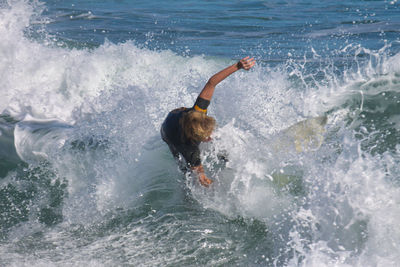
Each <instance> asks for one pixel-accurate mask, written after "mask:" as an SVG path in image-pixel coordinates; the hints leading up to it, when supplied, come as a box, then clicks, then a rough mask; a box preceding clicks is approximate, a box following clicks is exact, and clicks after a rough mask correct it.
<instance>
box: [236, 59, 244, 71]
mask: <svg viewBox="0 0 400 267" xmlns="http://www.w3.org/2000/svg"><path fill="white" fill-rule="evenodd" d="M236 67H237V69H238V70H240V69H242V68H243V64H242V62H240V61H238V63H236Z"/></svg>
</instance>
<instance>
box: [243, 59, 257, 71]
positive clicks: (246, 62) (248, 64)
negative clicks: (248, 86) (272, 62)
mask: <svg viewBox="0 0 400 267" xmlns="http://www.w3.org/2000/svg"><path fill="white" fill-rule="evenodd" d="M240 64H241V67H242V68H243V69H245V70H249V69H251V68H252V67H253V66H254V65H255V64H256V60H255V59H254V58H253V57H252V58H250V57H249V56H247V57H245V58H242V59H241V60H240Z"/></svg>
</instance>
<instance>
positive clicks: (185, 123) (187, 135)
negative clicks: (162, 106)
mask: <svg viewBox="0 0 400 267" xmlns="http://www.w3.org/2000/svg"><path fill="white" fill-rule="evenodd" d="M255 63H256V62H255V60H254V58H250V57H245V58H243V59H241V60H240V61H239V62H237V63H235V64H233V65H231V66H229V67H227V68H225V69H223V70H221V71H220V72H218V73H216V74H214V75H213V76H212V77H211V78H210V79H209V80H208V82H207V83H206V85H205V86H204V88H203V90H202V91H201V92H200V94H199V96H198V97H197V99H196V102H195V103H194V106H193V107H192V108H185V107H181V108H178V109H174V110H172V111H171V112H170V113H169V114H168V116H167V118H166V119H165V120H164V122H163V124H162V126H161V137H162V139H163V140H164V142H166V143H167V144H168V147H169V149H170V150H171V152H172V155H173V156H174V157H175V158H176V159H179V155H182V156H183V158H184V159H185V161H186V164H187V167H188V169H190V170H191V171H192V172H193V173H195V174H196V175H198V178H199V181H200V183H201V184H202V185H203V186H206V187H208V186H209V185H210V184H211V183H212V180H211V179H209V178H208V177H207V176H206V175H205V173H204V168H203V165H202V164H201V159H200V150H199V145H200V143H201V142H207V141H210V140H211V137H210V136H211V133H212V132H213V130H214V127H215V119H214V118H213V117H210V116H207V108H208V105H209V104H210V101H211V98H212V96H213V94H214V89H215V86H217V84H219V83H220V82H221V81H223V80H224V79H225V78H226V77H228V76H229V75H231V74H232V73H234V72H236V71H238V70H240V69H244V70H249V69H250V68H252V67H253V66H254V65H255Z"/></svg>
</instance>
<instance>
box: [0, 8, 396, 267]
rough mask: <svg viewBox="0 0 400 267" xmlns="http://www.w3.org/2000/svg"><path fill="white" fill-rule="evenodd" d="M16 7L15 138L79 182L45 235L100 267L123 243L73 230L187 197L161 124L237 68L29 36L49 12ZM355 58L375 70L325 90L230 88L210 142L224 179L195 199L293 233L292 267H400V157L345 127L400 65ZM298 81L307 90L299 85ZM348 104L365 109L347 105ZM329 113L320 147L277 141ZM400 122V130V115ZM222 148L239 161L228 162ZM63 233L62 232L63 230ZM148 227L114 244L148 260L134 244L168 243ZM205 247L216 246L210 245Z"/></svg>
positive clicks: (390, 85)
mask: <svg viewBox="0 0 400 267" xmlns="http://www.w3.org/2000/svg"><path fill="white" fill-rule="evenodd" d="M10 5H11V8H5V9H2V10H1V13H0V36H2V42H1V43H0V73H1V77H3V79H1V80H0V88H1V89H0V96H1V97H0V113H7V114H9V115H11V116H12V117H13V118H15V119H17V120H19V122H18V123H16V126H15V130H14V141H15V147H16V151H17V153H18V155H19V157H20V158H21V159H23V160H24V161H26V162H28V163H31V164H36V163H37V162H40V161H42V160H46V161H48V162H50V163H51V164H52V166H53V168H54V169H55V170H56V171H57V173H58V176H57V178H59V177H62V178H64V179H66V180H67V182H68V188H67V191H68V196H66V197H65V199H64V205H63V222H62V223H61V224H60V226H59V227H60V228H61V229H60V228H58V229H57V228H56V229H53V230H48V232H47V234H48V236H47V237H46V238H47V239H46V240H47V241H49V240H51V241H52V242H54V243H55V244H57V245H59V247H61V249H65V252H64V253H61V254H62V255H61V256H60V257H61V258H63V259H61V260H59V261H58V262H59V263H60V262H62V263H63V264H65V263H66V262H65V258H69V256H71V255H70V252H69V250H70V246H72V247H73V248H74V249H73V250H72V251H74V252H75V253H76V254H74V259H75V262H74V263H72V264H71V266H72V265H81V264H83V262H84V264H87V265H95V264H98V260H97V259H96V255H95V254H96V253H98V252H99V251H100V253H104V251H103V250H102V249H100V248H101V247H104V246H107V244H108V245H109V243H108V242H111V243H112V242H113V240H114V239H112V238H111V237H112V236H110V239H109V240H108V239H107V240H103V239H99V240H97V241H96V242H93V243H92V245H91V246H87V247H85V250H84V251H81V250H80V249H77V248H79V244H78V243H74V242H73V236H72V237H69V236H68V230H66V229H69V227H73V226H74V225H79V224H82V225H90V224H91V223H93V222H101V220H102V219H103V218H105V217H104V216H107V215H108V214H110V213H112V212H113V211H115V210H116V209H117V208H120V209H122V210H124V209H129V208H132V207H137V206H140V205H143V206H145V204H146V205H148V202H150V200H148V199H147V200H146V199H145V196H146V194H147V193H149V192H153V191H156V192H166V193H168V192H175V191H179V190H181V187H180V185H181V183H180V182H179V181H180V180H182V179H183V174H181V173H180V172H179V171H178V170H177V167H176V166H175V165H174V164H175V162H174V160H173V159H172V156H171V155H170V153H169V151H168V148H167V147H166V145H165V144H164V143H163V142H162V141H161V140H160V138H159V133H158V130H159V127H160V124H161V123H162V121H163V119H164V118H165V116H166V114H167V113H168V111H170V110H171V109H173V108H176V107H179V106H191V105H192V104H193V102H194V100H195V98H196V97H197V94H198V92H199V90H201V88H202V86H203V85H204V83H205V82H206V81H207V79H208V78H209V77H210V76H211V75H212V74H213V73H215V72H216V71H218V70H219V69H221V68H222V67H224V66H226V65H227V64H229V63H231V61H229V60H216V59H208V58H205V57H201V56H195V57H182V56H179V55H176V54H174V53H173V52H171V51H152V50H150V49H146V48H139V47H138V46H136V45H135V44H134V42H126V43H123V44H113V43H111V42H106V43H104V44H103V45H101V46H100V47H98V48H94V49H92V50H89V49H67V48H60V47H56V46H54V45H52V44H47V45H46V44H44V43H40V42H38V41H35V40H32V39H29V38H27V37H25V36H24V34H23V30H24V28H25V27H27V26H29V25H30V21H31V20H32V19H36V16H38V15H37V14H35V10H37V8H34V7H32V5H30V4H28V3H26V2H15V3H14V2H13V3H11V4H10ZM36 5H38V3H36ZM33 6H35V5H33ZM361 50H362V51H361ZM349 51H351V53H354V54H355V55H356V54H357V53H361V52H363V53H366V54H369V55H370V57H371V59H370V62H367V63H366V64H361V65H360V66H358V67H357V68H356V69H351V70H350V69H349V70H347V73H345V74H344V75H343V77H338V76H337V75H336V74H334V72H333V71H330V70H329V68H328V67H327V68H326V69H323V71H324V73H325V78H324V79H323V81H322V82H321V83H309V82H307V78H309V76H307V77H306V74H305V73H304V70H302V69H301V68H300V67H299V66H295V67H293V65H291V66H289V67H288V66H279V67H276V68H270V67H268V66H263V65H258V66H257V67H255V68H254V70H252V71H250V72H248V73H247V72H239V73H236V74H234V75H233V76H232V77H229V78H228V79H227V80H226V81H224V82H223V83H221V84H220V85H218V88H217V90H216V93H215V96H214V99H213V102H212V104H211V107H210V111H209V112H210V114H211V115H213V116H215V117H216V119H217V121H218V129H217V131H216V132H215V134H214V136H213V138H214V139H215V140H214V142H213V143H211V144H208V145H205V146H204V147H203V149H204V152H203V156H204V157H203V158H204V165H205V167H206V169H207V172H208V173H209V175H210V176H211V178H213V179H214V180H215V183H214V185H213V186H212V188H211V190H208V189H207V190H206V189H204V188H202V187H200V186H199V185H198V184H197V183H196V182H195V180H194V179H191V178H190V177H189V179H188V180H187V186H188V188H189V189H190V190H191V196H192V197H193V198H194V199H195V200H196V201H197V202H198V203H200V204H201V205H202V206H203V207H205V208H207V209H210V210H215V211H218V212H220V213H221V214H224V216H226V217H228V218H236V217H237V216H241V217H243V218H245V219H248V220H252V219H254V218H255V219H256V220H259V221H261V222H263V223H265V225H267V228H268V229H269V230H270V231H272V232H273V231H276V235H277V236H279V235H280V236H281V240H280V242H277V244H276V246H277V251H279V249H281V248H282V251H284V250H285V249H286V250H289V251H290V250H291V251H293V254H294V256H293V258H292V259H291V260H290V261H289V263H288V264H289V265H292V266H297V265H303V266H332V265H334V266H367V265H372V266H375V265H377V266H380V265H382V266H383V265H385V266H396V264H397V262H399V260H400V254H399V244H400V232H399V230H398V227H397V222H398V221H399V219H400V210H399V208H398V206H399V204H400V198H399V196H400V194H399V193H400V192H399V186H398V181H399V176H398V167H397V166H398V163H399V156H398V155H399V154H400V152H399V149H397V150H396V151H388V152H385V153H383V154H374V153H370V151H369V150H368V149H366V150H363V149H362V148H361V143H362V140H360V139H357V138H356V137H355V134H354V133H355V131H357V130H355V128H356V127H355V126H354V124H353V125H351V127H349V126H347V121H346V119H347V118H348V117H349V116H350V117H351V118H353V119H354V118H355V117H357V115H358V114H360V111H361V110H362V107H363V105H361V103H364V102H362V100H364V98H363V97H365V96H366V95H369V96H373V95H376V94H379V93H384V92H396V93H399V88H398V86H397V85H398V81H399V78H398V72H399V68H398V66H399V64H398V63H399V62H400V58H399V54H397V55H394V56H392V57H389V58H388V59H386V53H385V51H377V52H376V51H367V50H365V49H363V48H349V49H348V51H345V52H349ZM369 63H370V64H369ZM286 67H287V68H286ZM296 67H297V68H296ZM287 69H289V70H290V71H287ZM293 77H297V81H300V82H299V83H298V84H296V83H293V82H292V81H291V79H293ZM299 84H300V88H298V87H296V85H299ZM303 89H304V90H303ZM360 92H361V93H360ZM354 99H356V100H354ZM350 100H354V101H356V102H357V101H358V102H357V104H356V105H346V104H345V103H347V101H350ZM355 110H356V112H355ZM325 112H328V113H329V117H328V119H329V120H328V126H327V130H328V132H327V135H326V136H325V137H326V138H325V140H326V142H325V143H324V144H323V146H322V147H321V149H320V150H319V151H315V152H314V151H313V152H312V153H300V154H298V153H295V151H289V152H278V153H277V152H274V150H273V146H272V144H270V143H268V140H270V139H269V138H270V137H271V136H274V135H275V134H276V133H279V132H280V131H281V130H283V129H285V128H287V127H289V126H290V125H292V124H294V123H296V122H298V121H300V120H301V119H304V118H305V117H311V116H317V115H321V114H323V113H325ZM349 114H350V115H349ZM356 119H357V118H355V119H354V120H356ZM392 121H393V122H394V123H395V125H397V127H399V126H398V124H399V121H398V120H396V119H395V118H394V119H393V118H392ZM359 124H360V122H359ZM359 124H358V125H359ZM364 132H365V134H367V135H368V134H371V133H369V130H368V129H366V128H365V130H364ZM210 151H211V152H212V153H211V152H210ZM218 153H223V154H225V155H226V156H227V158H228V162H226V163H223V162H219V161H218V158H217V157H216V155H217V154H218ZM224 165H225V166H224ZM291 179H294V180H292V184H294V186H297V187H296V188H295V189H294V190H292V191H291V190H290V188H289V189H288V188H287V186H288V185H290V184H291ZM157 190H158V191H157ZM293 191H294V192H293ZM182 194H183V193H182ZM182 198H183V197H182ZM144 199H145V200H144ZM146 201H148V202H146ZM143 203H145V204H143ZM151 204H152V205H154V206H156V205H157V204H154V203H151ZM178 204H179V203H178ZM171 205H173V204H171ZM156 209H157V207H153V206H152V207H151V210H154V211H155V212H156V211H157V210H156ZM188 220H189V222H188V224H189V223H194V222H191V221H190V218H189V219H188ZM30 223H32V224H34V223H33V222H30ZM23 224H24V223H23ZM32 224H29V223H28V222H27V223H25V224H24V226H25V227H24V226H20V227H16V229H15V233H17V232H18V231H19V230H22V231H21V232H20V233H22V235H23V234H25V233H29V232H30V231H31V232H35V231H37V228H34V230H32V229H30V226H31V225H32ZM171 227H172V226H171ZM173 227H177V226H173ZM207 227H209V226H208V225H207ZM32 228H33V227H32ZM169 229H170V228H168V229H167V230H169ZM172 229H174V228H172ZM207 229H208V228H207ZM304 229H305V230H304ZM58 230H60V234H59V235H57V234H56V235H54V236H52V235H51V233H54V232H52V231H58ZM64 230H65V232H63V231H64ZM140 230H141V228H140V227H138V228H135V229H133V230H132V231H131V232H129V233H127V234H126V235H122V237H120V238H121V240H122V241H118V237H115V240H117V241H115V240H114V241H115V242H116V243H112V244H111V246H119V247H121V248H123V247H128V248H126V250H127V251H128V252H129V249H131V251H130V252H129V253H131V254H129V253H127V254H128V255H133V257H140V255H141V254H140V253H136V254H135V253H134V251H135V250H140V249H149V250H150V252H153V250H152V249H154V248H153V244H152V243H151V244H150V243H149V242H157V240H155V239H154V238H153V239H152V238H151V231H149V232H146V231H145V230H143V232H144V234H143V236H140V235H139V234H137V233H136V232H135V231H140ZM167 230H166V231H165V232H168V231H167ZM61 233H63V234H65V235H66V236H67V237H65V236H62V237H61V235H62V234H61ZM189 234H191V233H189ZM207 234H210V233H209V232H206V231H205V232H204V235H207ZM11 236H12V235H11ZM18 237H19V236H16V238H18ZM174 237H175V236H174ZM60 240H61V241H65V243H63V242H60ZM137 240H139V241H140V242H142V243H134V242H135V241H137ZM199 240H201V241H202V242H203V241H204V240H205V239H199ZM139 241H138V242H139ZM164 241H165V244H160V243H158V245H160V246H161V249H163V250H162V251H166V252H165V254H168V253H167V252H168V249H167V248H168V246H170V244H169V243H168V242H169V241H168V238H167V239H166V240H164ZM197 241H198V240H197ZM118 242H120V243H118ZM121 242H122V243H121ZM146 242H147V243H146ZM198 242H199V243H201V242H200V241H198ZM232 243H234V241H232ZM133 244H134V245H133ZM201 244H202V245H204V247H205V248H207V244H206V243H205V241H204V243H201ZM184 245H187V244H185V243H184V244H183V245H182V246H184ZM208 245H209V246H210V247H212V244H211V245H210V244H208ZM182 246H181V249H182ZM0 249H1V250H6V251H4V253H2V254H4V255H6V258H7V261H8V262H10V263H11V265H15V266H17V265H26V264H27V262H28V261H31V256H28V255H25V254H24V255H21V254H19V255H18V256H16V255H15V254H13V253H11V252H9V251H10V250H11V249H10V250H9V249H6V248H5V247H4V246H1V247H0ZM202 249H203V247H202ZM182 250H183V251H184V249H182ZM80 252H81V254H79V253H80ZM149 254H151V253H147V254H146V255H149ZM171 255H172V256H170V258H168V256H166V255H163V256H164V257H165V258H162V259H161V260H160V259H159V258H156V259H152V261H151V262H153V263H157V264H165V263H168V260H170V262H173V260H176V259H177V258H179V256H180V255H181V254H179V252H176V251H175V254H174V253H172V254H171ZM14 256H15V257H14ZM87 256H88V260H87V261H85V257H87ZM160 257H161V256H160ZM107 260H108V261H107V262H108V263H110V264H112V263H113V262H112V260H110V259H107ZM49 261H50V263H49V262H48V261H46V260H44V259H43V260H42V259H34V260H32V262H33V263H34V264H35V265H38V266H39V265H52V264H53V262H52V260H49ZM55 261H57V259H55Z"/></svg>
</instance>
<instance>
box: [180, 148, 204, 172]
mask: <svg viewBox="0 0 400 267" xmlns="http://www.w3.org/2000/svg"><path fill="white" fill-rule="evenodd" d="M181 153H182V155H183V157H184V158H185V160H186V163H187V164H188V165H189V166H190V167H196V166H199V165H201V159H200V149H199V147H198V146H196V145H191V146H185V148H184V149H182V150H181Z"/></svg>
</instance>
